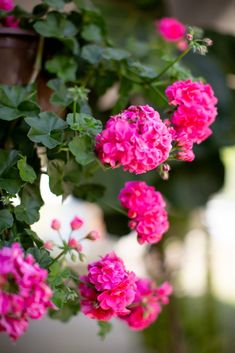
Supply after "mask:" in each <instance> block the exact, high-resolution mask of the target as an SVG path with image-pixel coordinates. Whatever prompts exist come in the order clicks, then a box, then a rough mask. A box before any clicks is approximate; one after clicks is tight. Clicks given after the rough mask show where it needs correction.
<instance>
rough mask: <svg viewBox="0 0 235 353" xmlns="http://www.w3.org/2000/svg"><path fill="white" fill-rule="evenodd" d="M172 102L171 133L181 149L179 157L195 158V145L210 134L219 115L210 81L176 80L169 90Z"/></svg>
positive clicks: (188, 159) (184, 158) (169, 99)
mask: <svg viewBox="0 0 235 353" xmlns="http://www.w3.org/2000/svg"><path fill="white" fill-rule="evenodd" d="M166 96H167V98H168V101H169V104H170V105H172V106H174V107H175V110H174V113H173V114H172V116H171V118H170V121H169V122H168V125H170V124H171V126H169V132H171V135H172V139H173V140H175V141H176V142H177V145H178V147H179V148H180V153H179V155H178V158H179V159H182V160H186V161H191V160H193V159H194V154H193V151H192V148H193V144H194V143H197V144H200V143H201V142H203V141H204V140H206V139H207V138H208V137H209V136H210V135H211V134H212V131H211V129H210V126H211V124H212V123H213V122H214V121H215V118H216V115H217V108H216V104H217V101H218V100H217V98H216V97H215V95H214V91H213V89H212V87H211V86H210V85H209V84H204V83H203V82H200V81H199V82H193V81H192V80H186V81H176V82H175V83H173V84H172V85H170V86H169V87H167V89H166Z"/></svg>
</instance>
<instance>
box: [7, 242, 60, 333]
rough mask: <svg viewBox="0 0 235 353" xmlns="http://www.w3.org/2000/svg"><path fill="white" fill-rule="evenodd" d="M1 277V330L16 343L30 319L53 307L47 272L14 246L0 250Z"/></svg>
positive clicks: (39, 316)
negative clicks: (47, 282)
mask: <svg viewBox="0 0 235 353" xmlns="http://www.w3.org/2000/svg"><path fill="white" fill-rule="evenodd" d="M0 278H1V281H0V331H4V332H6V333H7V334H8V335H9V336H10V337H11V338H12V339H13V340H16V339H18V338H19V337H20V336H21V335H22V334H23V333H24V332H25V331H26V329H27V327H28V321H29V319H40V318H41V317H42V316H43V315H44V314H45V313H46V311H47V309H48V308H51V307H54V305H53V304H52V302H51V300H50V299H51V297H52V291H51V289H50V288H49V287H48V285H47V284H46V280H47V271H46V270H44V269H42V268H40V267H39V265H38V264H37V263H35V260H34V258H33V256H32V255H27V256H26V257H25V256H24V253H23V251H22V249H21V247H20V245H19V244H18V243H14V244H13V245H12V246H11V247H3V248H2V249H1V250H0Z"/></svg>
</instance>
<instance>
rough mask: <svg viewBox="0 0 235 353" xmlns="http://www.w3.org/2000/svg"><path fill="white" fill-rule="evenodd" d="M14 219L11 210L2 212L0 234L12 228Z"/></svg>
mask: <svg viewBox="0 0 235 353" xmlns="http://www.w3.org/2000/svg"><path fill="white" fill-rule="evenodd" d="M13 221H14V219H13V217H12V214H11V212H10V211H9V210H7V209H5V210H0V233H2V232H3V231H4V230H6V229H8V228H11V227H12V225H13Z"/></svg>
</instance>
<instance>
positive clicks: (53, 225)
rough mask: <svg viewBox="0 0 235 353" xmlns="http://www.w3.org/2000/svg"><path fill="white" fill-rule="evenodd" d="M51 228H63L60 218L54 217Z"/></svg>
mask: <svg viewBox="0 0 235 353" xmlns="http://www.w3.org/2000/svg"><path fill="white" fill-rule="evenodd" d="M51 228H52V229H54V230H60V228H61V223H60V221H59V220H58V219H56V218H55V219H53V220H52V222H51Z"/></svg>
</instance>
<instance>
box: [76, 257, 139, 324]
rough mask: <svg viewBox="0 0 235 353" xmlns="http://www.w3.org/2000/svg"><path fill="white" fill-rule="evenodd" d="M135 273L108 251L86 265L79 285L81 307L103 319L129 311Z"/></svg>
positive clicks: (94, 317)
mask: <svg viewBox="0 0 235 353" xmlns="http://www.w3.org/2000/svg"><path fill="white" fill-rule="evenodd" d="M135 281H136V276H135V274H134V273H133V272H129V271H127V270H126V269H125V266H124V264H123V261H122V260H121V259H120V258H119V257H117V256H116V254H115V253H110V254H108V255H106V256H104V257H103V258H101V260H99V261H97V262H94V263H92V264H90V265H89V266H88V275H87V276H82V277H81V283H80V285H79V289H80V294H81V296H82V300H81V310H82V312H83V313H84V314H85V315H87V316H88V317H90V318H92V319H96V320H103V321H107V320H110V319H111V318H112V317H115V316H118V315H126V314H127V313H129V310H128V309H127V307H128V306H129V305H130V304H131V303H132V302H133V300H134V298H135V290H136V284H135Z"/></svg>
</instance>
